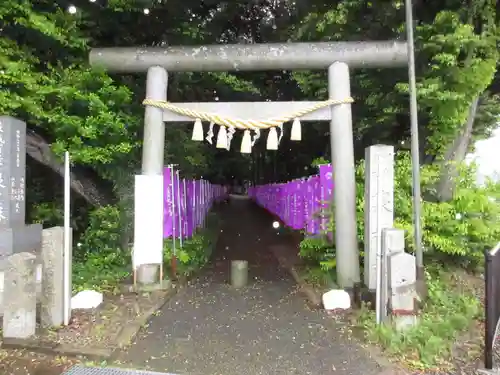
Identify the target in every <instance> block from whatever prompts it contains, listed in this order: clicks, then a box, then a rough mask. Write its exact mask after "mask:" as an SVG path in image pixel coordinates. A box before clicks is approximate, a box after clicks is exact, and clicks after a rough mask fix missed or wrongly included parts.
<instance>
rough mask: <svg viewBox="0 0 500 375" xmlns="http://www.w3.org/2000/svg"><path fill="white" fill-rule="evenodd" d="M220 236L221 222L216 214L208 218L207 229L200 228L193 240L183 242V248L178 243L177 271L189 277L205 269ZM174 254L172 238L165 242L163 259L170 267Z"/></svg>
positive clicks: (211, 214) (188, 239) (177, 242)
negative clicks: (202, 268)
mask: <svg viewBox="0 0 500 375" xmlns="http://www.w3.org/2000/svg"><path fill="white" fill-rule="evenodd" d="M218 235H219V220H218V217H217V216H216V214H214V213H210V214H209V215H208V216H207V219H206V222H205V227H204V228H200V229H199V230H198V231H197V232H196V233H195V234H194V235H193V236H192V237H191V238H187V239H184V240H183V243H182V248H181V247H180V246H179V241H178V240H177V241H176V252H175V254H176V257H177V271H178V273H179V274H181V275H184V276H187V275H189V274H191V273H192V272H194V271H196V270H198V269H200V268H201V267H203V266H204V265H205V264H206V263H207V262H208V261H209V259H210V256H211V255H212V250H213V248H214V246H215V244H216V241H217V238H218ZM173 253H174V246H173V241H172V239H171V238H169V239H167V240H165V241H164V247H163V259H164V263H165V264H167V265H169V264H170V262H171V259H172V255H173Z"/></svg>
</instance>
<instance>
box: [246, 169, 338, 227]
mask: <svg viewBox="0 0 500 375" xmlns="http://www.w3.org/2000/svg"><path fill="white" fill-rule="evenodd" d="M332 192H333V179H332V167H331V165H330V164H325V165H321V166H320V167H319V174H318V175H315V176H311V177H308V178H300V179H297V180H292V181H289V182H285V183H281V184H269V185H259V186H255V187H251V188H250V189H249V192H248V194H249V195H250V197H251V198H252V199H254V200H255V201H256V202H257V204H259V205H260V206H261V207H263V208H265V209H266V210H268V211H269V212H271V213H272V214H274V215H276V216H278V217H279V218H280V219H281V220H282V221H283V222H284V223H285V225H287V226H289V227H290V228H293V229H296V230H302V229H304V230H305V231H306V232H307V233H310V234H319V233H321V232H322V231H324V230H326V224H327V223H326V221H325V220H326V219H324V218H322V217H321V215H318V213H319V212H320V211H321V210H322V209H324V208H326V202H327V201H329V200H330V199H331V197H332Z"/></svg>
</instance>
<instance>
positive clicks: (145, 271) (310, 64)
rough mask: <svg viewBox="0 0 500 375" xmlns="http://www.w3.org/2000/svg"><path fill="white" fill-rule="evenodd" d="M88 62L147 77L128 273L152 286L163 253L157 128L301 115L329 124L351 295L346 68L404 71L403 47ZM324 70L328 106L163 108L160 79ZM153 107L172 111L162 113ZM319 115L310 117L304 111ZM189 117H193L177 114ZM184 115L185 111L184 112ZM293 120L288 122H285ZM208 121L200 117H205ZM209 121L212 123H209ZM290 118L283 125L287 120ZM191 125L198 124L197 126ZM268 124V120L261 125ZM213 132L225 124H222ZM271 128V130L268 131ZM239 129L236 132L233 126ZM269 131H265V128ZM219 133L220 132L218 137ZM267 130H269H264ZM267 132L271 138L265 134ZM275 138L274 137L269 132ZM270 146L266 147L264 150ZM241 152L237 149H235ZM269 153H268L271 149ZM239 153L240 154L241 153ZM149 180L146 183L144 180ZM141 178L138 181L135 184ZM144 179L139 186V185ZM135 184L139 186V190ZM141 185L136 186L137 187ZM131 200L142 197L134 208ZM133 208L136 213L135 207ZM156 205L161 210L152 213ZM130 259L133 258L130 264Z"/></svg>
mask: <svg viewBox="0 0 500 375" xmlns="http://www.w3.org/2000/svg"><path fill="white" fill-rule="evenodd" d="M90 63H91V65H93V66H99V67H101V68H104V69H106V70H108V71H110V72H121V73H138V72H147V83H146V99H147V100H148V101H146V103H145V104H146V109H145V118H144V143H143V154H142V175H141V176H136V190H135V195H136V207H135V210H134V213H135V238H134V255H135V254H140V255H141V259H142V260H140V261H138V260H136V261H134V270H136V269H138V268H139V269H140V271H141V272H139V282H142V283H148V282H153V280H154V278H155V277H156V276H155V275H156V272H157V265H158V264H161V262H162V251H163V226H162V225H161V223H162V222H163V203H159V202H163V189H162V179H161V178H160V177H159V176H162V174H163V167H164V147H165V127H164V122H168V121H171V122H180V121H187V120H192V119H193V117H197V118H199V117H200V115H206V114H216V115H217V117H218V118H223V119H224V118H226V119H252V121H250V122H252V123H255V122H260V121H262V122H263V123H266V121H267V120H269V119H272V118H275V116H276V114H284V115H285V116H283V117H281V118H287V116H286V115H287V114H289V113H293V114H295V115H296V114H297V113H299V114H300V113H301V112H302V113H305V114H303V115H301V116H297V117H300V120H302V121H326V120H329V121H330V142H331V154H332V167H333V180H334V186H335V188H334V190H333V201H334V204H335V224H336V230H335V243H336V249H337V281H338V284H339V286H341V287H344V288H352V287H353V286H354V285H355V284H356V283H359V282H360V270H359V250H358V239H357V231H356V185H355V175H354V174H355V164H354V145H353V131H352V114H351V104H350V103H351V101H352V99H350V98H351V89H350V80H349V68H381V67H399V66H406V65H407V64H408V53H407V44H406V42H399V41H387V42H320V43H286V44H279V43H278V44H242V45H239V44H232V45H210V46H199V47H187V46H181V47H167V48H102V49H94V50H92V51H91V52H90ZM319 69H328V93H329V100H328V101H327V102H294V101H291V102H240V103H223V102H208V103H175V105H173V103H166V99H167V86H168V73H167V72H216V71H264V70H319ZM158 103H166V106H169V105H170V106H173V107H175V108H173V109H172V108H170V109H164V108H166V107H164V108H160V106H158V105H157V104H158ZM314 108H319V109H317V110H313V111H311V109H314ZM179 109H181V110H182V109H184V110H190V111H191V112H192V113H195V114H196V116H192V113H191V115H189V116H186V115H183V114H181V113H182V111H179ZM185 112H186V113H188V112H189V111H185ZM292 118H293V116H292ZM204 119H205V120H207V118H204ZM210 120H211V121H213V119H212V118H210ZM288 120H289V118H287V121H288ZM197 122H198V121H197ZM267 122H268V121H267ZM220 125H227V124H226V123H221V124H220ZM273 127H274V125H272V127H271V128H272V129H274V128H273ZM236 128H238V127H236ZM267 128H269V127H267ZM224 131H225V130H224ZM271 131H272V130H271ZM271 131H270V134H271ZM274 132H276V131H275V130H274ZM268 144H269V143H268ZM242 148H243V147H242ZM271 149H275V148H271ZM242 151H243V150H242ZM145 176H148V177H145ZM137 177H141V178H142V180H138V178H137ZM145 180H146V181H145ZM139 181H143V182H141V183H139ZM139 185H140V186H139ZM138 195H140V196H144V197H147V198H145V199H143V200H142V201H141V202H140V204H139V203H138V200H137V199H138ZM139 206H140V207H139ZM159 206H161V209H158V207H159ZM135 258H136V257H135V256H134V259H135Z"/></svg>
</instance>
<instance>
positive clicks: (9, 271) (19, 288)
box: [3, 252, 36, 339]
mask: <svg viewBox="0 0 500 375" xmlns="http://www.w3.org/2000/svg"><path fill="white" fill-rule="evenodd" d="M4 280H5V290H4V296H5V307H4V315H3V338H4V339H7V338H14V339H27V338H29V337H31V336H33V335H34V334H35V329H36V256H35V255H34V254H31V253H27V252H23V253H16V254H13V255H10V256H8V257H7V267H6V269H5V279H4Z"/></svg>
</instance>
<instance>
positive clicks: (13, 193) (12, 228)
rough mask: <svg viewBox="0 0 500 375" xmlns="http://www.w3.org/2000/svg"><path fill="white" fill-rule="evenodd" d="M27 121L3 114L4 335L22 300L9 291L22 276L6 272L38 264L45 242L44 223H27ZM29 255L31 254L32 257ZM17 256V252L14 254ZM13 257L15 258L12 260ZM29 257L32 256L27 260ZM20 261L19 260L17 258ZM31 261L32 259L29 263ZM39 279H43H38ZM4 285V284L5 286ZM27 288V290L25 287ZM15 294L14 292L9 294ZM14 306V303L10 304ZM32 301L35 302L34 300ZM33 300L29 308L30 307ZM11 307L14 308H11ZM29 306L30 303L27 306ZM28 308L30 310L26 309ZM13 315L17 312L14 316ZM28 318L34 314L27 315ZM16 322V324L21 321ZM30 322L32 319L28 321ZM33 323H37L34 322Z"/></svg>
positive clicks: (0, 257)
mask: <svg viewBox="0 0 500 375" xmlns="http://www.w3.org/2000/svg"><path fill="white" fill-rule="evenodd" d="M25 177H26V124H25V123H24V122H22V121H19V120H16V119H14V118H12V117H9V116H0V295H2V298H0V312H2V311H3V313H4V334H5V328H6V327H7V326H8V325H9V324H10V323H9V319H10V317H12V316H14V315H15V316H17V315H19V314H17V313H16V311H20V310H19V306H18V305H19V302H20V301H21V300H22V301H26V302H27V300H26V299H24V298H23V299H21V300H19V301H9V299H8V298H3V296H4V295H5V297H7V296H8V294H7V293H6V290H7V287H8V288H10V287H11V286H10V285H7V284H6V283H7V281H8V280H19V282H21V281H22V280H24V278H19V279H18V278H17V277H18V276H19V275H17V276H16V275H15V274H11V275H6V273H7V272H13V273H15V272H17V271H15V268H14V265H18V266H19V267H20V269H19V273H20V274H24V273H25V272H27V271H26V267H28V266H27V264H28V263H29V267H31V263H33V264H35V263H36V261H35V260H36V259H37V258H38V256H39V253H40V249H41V242H42V226H41V225H40V224H31V225H26V223H25V215H26V202H25V197H26V191H25V190H26V180H25ZM17 254H23V255H22V257H23V259H24V260H26V262H27V263H26V262H21V261H20V260H19V259H17V258H19V257H21V255H19V256H17ZM28 254H31V255H32V256H31V257H29V256H28ZM14 255H16V256H15V257H14ZM12 257H14V258H13V259H10V258H12ZM28 258H29V259H28ZM16 259H17V260H19V261H17V260H16ZM28 260H29V262H28ZM34 267H35V268H34V269H33V278H34V279H35V281H37V280H36V279H37V276H40V275H41V272H40V269H39V268H38V270H37V268H36V266H34ZM38 281H39V282H40V281H41V280H38ZM26 283H27V285H25V286H20V288H26V290H28V289H29V290H30V293H31V289H30V288H31V286H30V285H28V284H30V283H31V276H30V277H29V278H28V279H26ZM4 284H5V285H4ZM23 290H24V289H23ZM33 293H34V298H33V301H35V303H36V298H35V297H36V286H35V290H34V291H33ZM10 295H12V294H10ZM10 302H13V303H12V306H11V303H10ZM31 302H32V301H31ZM31 302H30V306H29V309H31ZM11 307H12V309H14V310H11ZM26 308H27V309H28V306H27V307H26ZM26 311H28V310H26ZM13 314H14V315H13ZM24 316H25V317H28V316H29V317H31V315H30V314H25V315H24ZM19 322H20V321H17V322H16V323H15V324H19ZM26 324H27V325H30V324H31V322H29V323H28V322H27V323H26ZM33 324H34V323H33Z"/></svg>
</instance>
